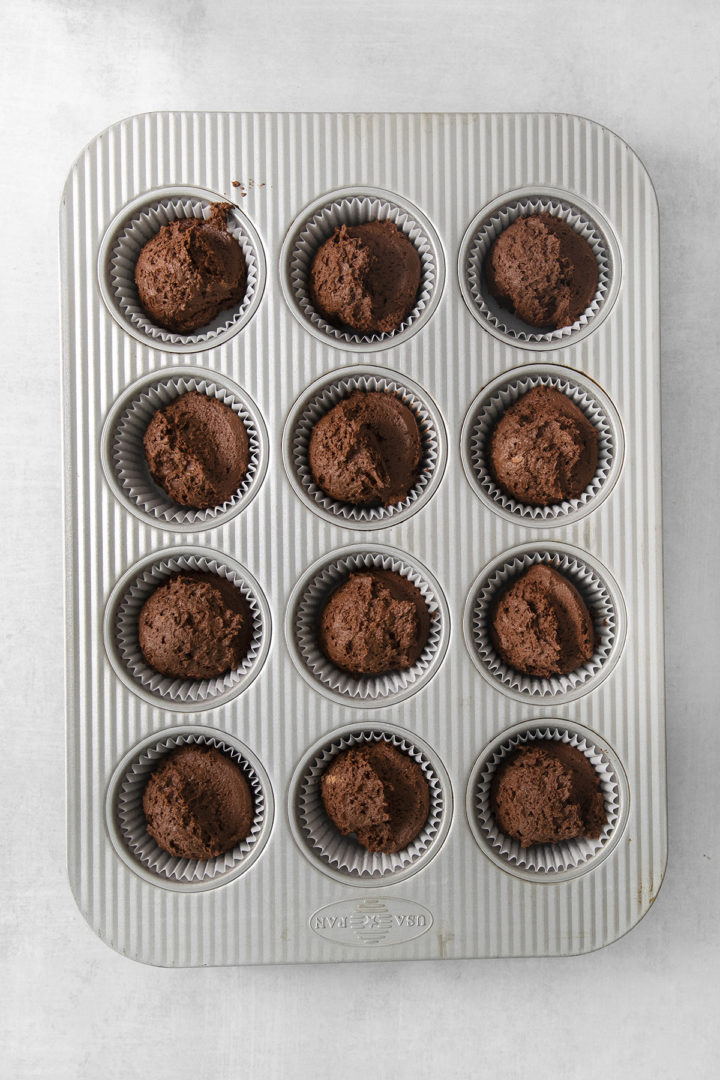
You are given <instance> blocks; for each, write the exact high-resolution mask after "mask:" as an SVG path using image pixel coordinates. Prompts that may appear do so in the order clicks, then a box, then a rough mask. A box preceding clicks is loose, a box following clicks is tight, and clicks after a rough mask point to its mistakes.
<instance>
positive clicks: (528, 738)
mask: <svg viewBox="0 0 720 1080" xmlns="http://www.w3.org/2000/svg"><path fill="white" fill-rule="evenodd" d="M547 740H552V741H560V742H564V743H567V744H568V745H569V746H573V747H575V748H576V749H577V750H579V751H580V752H581V753H582V754H584V755H585V757H586V758H587V759H588V761H589V762H590V763H591V765H592V766H593V768H594V769H595V772H596V773H597V776H598V779H599V781H600V788H601V790H602V793H603V797H604V801H605V814H606V816H607V822H606V824H605V825H604V827H603V830H602V832H601V834H600V836H599V837H595V838H592V837H588V836H578V837H575V838H573V839H571V840H562V841H560V842H559V843H556V844H550V843H548V844H532V845H531V846H530V847H527V848H523V847H521V845H520V842H519V841H518V840H515V839H514V838H513V837H511V836H507V835H505V833H503V832H501V830H500V828H499V826H498V824H497V822H496V820H495V817H494V815H493V812H492V806H491V797H490V792H491V787H492V782H493V777H494V776H495V774H496V772H497V770H498V768H499V767H500V765H501V764H502V762H503V761H505V760H506V758H507V757H508V756H509V755H510V754H511V753H513V751H514V750H516V749H517V748H518V747H519V746H527V745H528V744H529V743H534V742H542V741H547ZM466 809H467V814H468V821H469V823H470V827H471V829H472V831H473V834H474V836H475V839H476V840H477V842H478V844H479V845H480V847H481V848H482V850H483V851H484V852H485V854H486V855H488V856H489V857H490V858H491V859H492V860H493V862H495V863H497V865H499V866H501V867H502V868H503V869H504V870H507V871H508V872H510V873H513V874H515V875H516V876H518V877H524V878H526V879H530V880H532V881H537V882H543V881H544V882H553V881H560V880H566V879H567V878H571V877H576V876H578V875H579V874H582V873H586V872H587V871H589V870H591V869H593V868H594V867H595V866H597V864H598V862H600V861H601V860H602V859H604V858H605V857H606V856H607V855H609V853H610V851H612V849H613V848H614V847H615V844H616V843H617V841H618V840H619V839H620V836H621V834H622V832H623V829H624V827H625V823H626V821H627V816H628V809H629V792H628V787H627V779H626V777H625V773H624V770H623V768H622V766H621V764H620V762H619V760H618V758H617V756H616V755H615V753H614V752H613V751H612V750H610V748H609V747H607V746H606V745H604V744H603V743H602V740H599V739H598V737H597V736H596V735H595V734H594V733H593V732H592V731H590V730H589V729H587V728H584V727H581V726H580V725H576V724H572V723H568V722H566V721H562V720H554V719H553V720H543V721H533V722H527V723H524V724H519V725H517V726H516V727H514V728H511V729H509V730H508V731H505V732H503V734H501V735H500V736H498V738H496V739H495V740H494V742H493V743H491V745H490V746H489V747H488V748H487V749H486V750H485V751H484V752H483V754H482V755H481V756H480V758H479V759H478V761H477V762H476V765H475V767H474V769H473V771H472V774H471V776H470V782H469V784H468V790H467V802H466Z"/></svg>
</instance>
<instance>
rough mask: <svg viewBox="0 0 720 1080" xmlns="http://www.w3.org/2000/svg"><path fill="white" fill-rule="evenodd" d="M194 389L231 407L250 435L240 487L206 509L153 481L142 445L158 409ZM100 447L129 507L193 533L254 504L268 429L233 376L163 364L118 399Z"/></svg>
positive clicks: (168, 526)
mask: <svg viewBox="0 0 720 1080" xmlns="http://www.w3.org/2000/svg"><path fill="white" fill-rule="evenodd" d="M191 391H195V392H196V393H200V394H206V395H207V396H208V397H213V398H217V399H218V400H219V401H221V402H223V404H224V405H227V406H228V407H229V408H231V409H232V410H233V412H235V413H237V415H238V416H239V417H240V419H241V420H242V422H243V424H244V425H245V431H246V432H247V436H248V449H249V461H248V468H247V472H246V473H245V476H244V477H243V480H242V482H241V484H240V486H239V488H238V490H237V491H236V492H235V494H234V495H233V497H232V498H231V499H228V500H227V501H226V502H224V503H223V504H222V505H220V506H214V507H209V508H208V509H205V510H201V509H197V508H193V507H188V506H181V505H180V504H179V503H176V502H174V501H173V500H172V499H171V498H170V496H169V495H168V494H167V492H166V491H165V490H164V489H163V488H162V487H160V485H159V484H157V483H156V482H155V481H154V480H153V478H152V475H151V473H150V470H149V468H148V464H147V460H146V457H145V448H144V445H143V436H144V435H145V431H146V429H147V426H148V424H149V423H150V421H151V420H152V418H153V416H154V414H155V412H156V411H157V410H158V409H162V408H164V407H165V406H167V405H169V404H170V403H171V402H172V401H175V400H176V399H177V398H179V397H182V395H183V394H186V393H189V392H191ZM100 450H101V458H102V464H103V469H104V471H105V475H106V477H107V480H108V483H109V484H110V486H111V488H112V490H113V492H114V493H115V495H116V497H117V498H118V499H119V500H120V502H122V503H123V505H124V506H125V507H126V508H127V509H128V510H130V511H131V512H132V513H134V514H135V515H136V516H137V517H141V518H143V519H144V520H149V521H150V524H153V525H157V526H158V527H160V528H162V529H166V530H168V531H175V532H180V531H182V532H190V531H192V530H199V529H209V528H213V527H215V526H217V525H222V524H224V522H226V521H228V520H229V519H230V518H232V517H234V516H235V514H237V513H239V512H240V511H241V510H243V509H244V508H245V507H246V506H247V505H248V503H249V502H251V500H252V499H253V498H254V496H255V494H256V493H257V491H258V489H259V487H260V484H261V483H262V480H263V478H264V475H265V470H266V467H267V432H266V429H265V424H264V423H263V420H262V417H261V416H260V413H259V411H258V409H257V406H256V405H255V404H254V402H252V401H251V399H250V398H249V397H248V396H247V394H245V393H244V391H242V390H241V389H240V388H239V387H238V386H236V385H235V384H234V383H232V382H230V380H229V379H226V378H225V377H224V376H222V375H219V374H216V373H213V374H212V376H209V375H208V373H207V372H202V371H199V370H194V369H192V368H165V369H163V370H162V371H156V372H154V373H153V374H151V375H147V376H145V377H144V378H143V379H140V380H139V381H138V382H137V383H135V384H134V385H133V386H131V387H130V389H129V390H128V391H126V393H125V394H123V395H122V397H121V398H120V399H119V400H118V401H117V402H116V403H115V405H114V406H113V408H112V409H111V411H110V413H109V414H108V418H107V420H106V422H105V426H104V428H103V434H102V439H101V446H100Z"/></svg>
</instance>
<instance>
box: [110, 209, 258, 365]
mask: <svg viewBox="0 0 720 1080" xmlns="http://www.w3.org/2000/svg"><path fill="white" fill-rule="evenodd" d="M228 201H229V200H227V199H226V198H224V196H222V195H216V194H214V193H213V192H211V191H205V190H203V189H201V188H184V187H179V188H162V189H159V190H157V191H149V192H147V193H146V194H145V195H142V196H140V197H139V198H137V199H135V200H134V201H133V202H131V203H130V204H129V205H128V206H126V207H125V208H124V209H123V210H122V211H121V212H120V214H119V215H118V216H117V217H116V218H115V220H114V221H113V222H112V223H111V225H110V227H109V229H108V231H107V232H106V234H105V237H104V239H103V241H102V244H101V246H100V251H99V254H98V279H99V283H100V291H101V293H102V297H103V300H104V301H105V304H106V305H107V307H108V309H109V311H110V314H111V315H112V316H113V318H114V319H116V321H117V322H118V323H120V325H121V326H122V327H123V329H125V330H126V331H127V332H128V333H129V334H131V335H132V336H133V337H134V338H136V339H137V340H138V341H141V342H143V344H145V345H150V346H152V347H153V348H156V349H163V350H167V351H170V352H174V353H184V352H199V351H201V350H203V349H208V348H211V347H212V346H214V345H219V344H220V343H221V342H222V341H227V339H228V338H230V337H232V336H233V335H234V334H236V333H237V332H238V331H239V330H241V329H242V328H243V326H245V325H246V323H247V322H248V321H249V319H251V318H252V316H253V314H254V313H255V311H256V310H257V307H258V304H259V303H260V300H261V298H262V293H263V289H264V287H265V276H266V272H265V256H264V254H263V250H262V243H261V241H260V237H259V235H258V233H257V231H256V230H255V228H254V226H253V225H252V224H251V223H250V221H249V220H248V219H247V218H246V217H245V215H244V214H243V213H242V212H241V211H240V210H239V209H238V208H234V209H232V210H230V211H228V217H227V227H228V232H229V233H230V235H231V236H233V237H234V238H235V240H237V242H238V243H239V244H240V247H241V248H242V252H243V255H244V256H245V263H246V265H247V288H246V290H245V295H244V297H243V298H242V300H241V301H240V303H239V304H235V305H234V306H233V307H231V308H227V309H225V310H223V311H221V312H220V314H219V315H217V316H216V317H215V318H214V319H213V320H212V322H210V323H208V324H207V326H203V327H201V328H200V329H198V330H196V331H194V332H193V333H189V334H178V333H174V332H173V331H171V330H166V329H164V328H163V327H162V326H158V325H157V324H156V323H154V322H153V321H152V320H151V319H150V317H149V316H148V315H146V314H145V312H144V311H143V309H142V307H141V305H140V300H139V298H138V291H137V286H136V285H135V265H136V263H137V261H138V257H139V255H140V252H141V251H142V249H143V247H144V246H145V244H146V243H147V242H148V240H150V239H151V238H152V237H153V236H155V234H156V233H158V232H159V231H160V229H161V228H162V227H163V226H164V225H168V224H169V223H170V222H171V221H177V220H178V219H180V218H197V219H199V220H203V219H205V220H207V219H208V218H209V217H210V213H211V206H212V204H213V203H218V202H228Z"/></svg>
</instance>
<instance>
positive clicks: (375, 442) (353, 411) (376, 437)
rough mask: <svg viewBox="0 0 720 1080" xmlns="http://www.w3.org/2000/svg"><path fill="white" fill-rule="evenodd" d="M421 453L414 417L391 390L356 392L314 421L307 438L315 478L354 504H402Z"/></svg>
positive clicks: (325, 488) (416, 470)
mask: <svg viewBox="0 0 720 1080" xmlns="http://www.w3.org/2000/svg"><path fill="white" fill-rule="evenodd" d="M421 457H422V452H421V444H420V430H419V428H418V424H417V420H416V419H415V416H414V414H413V413H412V412H411V410H410V409H408V407H407V406H406V405H403V403H402V401H400V399H399V398H398V397H396V396H395V394H391V393H384V392H377V391H362V390H356V391H355V392H354V393H352V394H350V396H349V397H347V398H345V399H344V400H343V401H340V402H338V404H337V405H335V407H334V408H332V409H331V410H330V411H329V412H328V413H326V414H325V415H324V416H323V417H321V418H320V420H318V422H317V423H316V424H315V426H314V428H313V431H312V435H311V437H310V448H309V458H310V468H311V470H312V474H313V477H314V479H315V482H316V483H317V485H318V486H319V487H321V488H322V489H323V491H325V492H327V494H328V495H330V496H331V497H332V498H333V499H338V500H339V501H340V502H348V503H352V504H354V505H356V506H372V505H378V504H380V505H383V506H391V505H392V504H393V503H398V502H402V500H403V499H405V498H406V497H407V495H408V492H409V491H410V489H411V488H412V487H413V485H414V484H415V482H416V480H417V475H418V468H419V466H420V461H421Z"/></svg>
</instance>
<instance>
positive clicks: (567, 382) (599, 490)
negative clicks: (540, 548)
mask: <svg viewBox="0 0 720 1080" xmlns="http://www.w3.org/2000/svg"><path fill="white" fill-rule="evenodd" d="M537 386H544V387H551V388H552V389H554V390H558V391H560V392H561V393H563V394H565V395H566V396H567V397H568V398H570V400H571V401H572V402H573V403H574V404H575V405H577V407H578V408H579V409H580V411H581V412H582V413H583V414H584V415H585V416H586V417H587V419H588V420H589V421H590V423H591V424H592V425H593V427H594V428H595V430H596V431H597V433H598V464H597V468H596V470H595V475H594V476H593V478H592V480H591V481H590V483H589V484H588V486H587V487H586V489H585V491H583V492H582V494H580V495H579V496H577V497H576V498H572V499H563V500H562V502H558V503H553V504H551V505H549V506H531V505H529V504H528V503H522V502H519V501H518V500H517V499H515V498H514V497H513V496H512V495H508V494H507V493H506V492H504V491H503V490H502V489H501V488H500V487H499V485H498V484H497V482H496V481H495V478H494V476H493V474H492V470H491V467H490V462H489V458H488V456H487V453H488V450H489V444H490V438H491V435H492V432H493V429H494V427H495V425H496V424H497V423H498V421H499V420H500V419H501V417H502V415H503V413H504V412H505V411H506V410H507V409H508V408H509V407H510V406H511V405H514V404H515V402H516V401H519V400H520V398H522V397H523V396H524V395H525V394H526V393H528V391H529V390H532V389H534V388H535V387H537ZM462 451H463V464H464V466H465V472H466V474H467V476H468V479H469V480H470V481H471V484H472V486H473V489H474V490H475V491H476V493H477V494H478V495H479V496H480V497H481V498H482V499H483V501H484V502H485V503H486V504H487V505H489V506H490V508H491V509H492V510H493V511H495V512H496V513H500V514H501V516H503V517H505V518H507V519H509V520H513V521H518V522H520V524H527V525H538V524H540V523H542V524H543V525H565V524H567V523H568V519H569V518H572V519H575V518H578V517H582V516H583V515H584V513H585V512H587V511H589V510H591V509H593V508H594V507H595V506H597V505H598V504H599V503H600V502H601V501H602V499H604V498H605V496H606V495H608V494H609V493H610V491H611V489H612V486H613V484H614V483H615V480H616V479H617V477H618V474H619V472H620V467H621V464H622V460H623V451H624V441H623V433H622V426H621V424H620V420H619V417H618V416H617V413H616V411H615V409H614V406H613V405H612V403H611V401H610V400H609V398H607V396H606V395H605V394H604V393H603V392H602V391H601V390H600V387H598V386H596V385H595V384H593V383H592V382H591V381H590V380H589V379H587V378H586V377H585V376H583V375H581V374H580V373H579V372H575V371H570V370H568V369H567V368H557V367H552V366H551V365H537V366H529V367H524V368H522V369H520V370H519V371H516V372H510V373H508V374H506V375H503V376H501V377H500V378H499V379H496V380H494V381H493V382H492V383H491V384H490V385H489V386H487V387H486V388H485V389H484V390H483V391H482V392H481V393H480V394H479V395H478V397H477V398H476V399H475V401H474V402H473V403H472V405H471V406H470V409H469V411H468V414H467V418H466V421H465V424H464V425H463V435H462Z"/></svg>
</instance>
